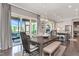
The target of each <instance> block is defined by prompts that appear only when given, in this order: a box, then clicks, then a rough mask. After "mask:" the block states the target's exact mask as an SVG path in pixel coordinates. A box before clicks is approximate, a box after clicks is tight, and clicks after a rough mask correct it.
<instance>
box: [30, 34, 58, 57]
mask: <svg viewBox="0 0 79 59" xmlns="http://www.w3.org/2000/svg"><path fill="white" fill-rule="evenodd" d="M56 39H58V37H57V36H53V38H48V37H47V36H44V35H43V36H37V39H36V40H34V39H33V40H31V41H32V42H34V43H37V44H39V51H40V56H42V55H43V53H42V52H43V47H44V45H45V44H47V43H48V42H54V41H55V40H56Z"/></svg>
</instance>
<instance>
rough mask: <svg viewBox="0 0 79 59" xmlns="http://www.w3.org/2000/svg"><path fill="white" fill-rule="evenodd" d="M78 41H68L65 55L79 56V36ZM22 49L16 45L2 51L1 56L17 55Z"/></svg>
mask: <svg viewBox="0 0 79 59" xmlns="http://www.w3.org/2000/svg"><path fill="white" fill-rule="evenodd" d="M76 39H77V41H76V42H71V43H70V44H69V43H67V48H66V50H65V52H64V54H63V56H79V37H78V38H76ZM20 51H22V49H21V46H20V45H18V46H15V47H13V48H10V49H8V50H6V51H2V52H0V56H15V54H16V53H18V52H20Z"/></svg>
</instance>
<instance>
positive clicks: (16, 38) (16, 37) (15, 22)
mask: <svg viewBox="0 0 79 59" xmlns="http://www.w3.org/2000/svg"><path fill="white" fill-rule="evenodd" d="M11 30H12V41H13V46H15V45H17V44H19V43H20V33H19V32H20V19H19V18H12V19H11Z"/></svg>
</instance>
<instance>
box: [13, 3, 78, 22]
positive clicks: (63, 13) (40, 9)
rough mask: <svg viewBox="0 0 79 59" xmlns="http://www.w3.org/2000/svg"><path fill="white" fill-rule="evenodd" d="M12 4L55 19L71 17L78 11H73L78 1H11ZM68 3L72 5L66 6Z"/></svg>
mask: <svg viewBox="0 0 79 59" xmlns="http://www.w3.org/2000/svg"><path fill="white" fill-rule="evenodd" d="M13 5H16V6H18V7H20V8H23V9H25V10H27V11H31V12H33V13H36V14H39V15H41V16H42V17H46V18H49V19H51V20H55V21H60V20H61V19H63V18H72V17H75V16H76V13H79V12H78V11H77V12H76V11H75V9H76V8H77V9H79V3H13ZM69 5H71V6H72V7H71V8H68V6H69ZM78 15H79V14H78ZM78 15H77V16H78Z"/></svg>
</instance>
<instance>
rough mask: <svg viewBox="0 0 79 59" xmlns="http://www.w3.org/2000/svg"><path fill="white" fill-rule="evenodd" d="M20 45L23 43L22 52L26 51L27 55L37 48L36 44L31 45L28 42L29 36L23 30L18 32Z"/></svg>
mask: <svg viewBox="0 0 79 59" xmlns="http://www.w3.org/2000/svg"><path fill="white" fill-rule="evenodd" d="M20 36H21V40H22V45H23V54H22V55H24V52H26V53H28V54H29V55H32V52H34V51H36V50H37V49H38V46H37V45H32V44H31V42H30V36H29V35H26V33H25V32H20Z"/></svg>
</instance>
